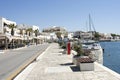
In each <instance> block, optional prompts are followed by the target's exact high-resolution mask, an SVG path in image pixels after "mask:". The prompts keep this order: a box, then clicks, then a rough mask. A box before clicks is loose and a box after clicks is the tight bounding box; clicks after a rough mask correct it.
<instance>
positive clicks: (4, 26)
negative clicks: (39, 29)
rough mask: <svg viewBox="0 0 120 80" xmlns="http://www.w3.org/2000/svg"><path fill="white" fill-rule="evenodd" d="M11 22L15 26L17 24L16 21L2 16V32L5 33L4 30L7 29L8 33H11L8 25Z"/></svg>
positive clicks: (0, 31) (0, 29)
mask: <svg viewBox="0 0 120 80" xmlns="http://www.w3.org/2000/svg"><path fill="white" fill-rule="evenodd" d="M10 24H13V25H14V26H16V22H14V21H10V20H7V19H5V18H2V17H0V33H1V34H3V33H4V30H5V29H6V32H7V33H6V34H8V35H9V34H10V33H11V32H10V31H11V30H10V29H9V28H8V25H10Z"/></svg>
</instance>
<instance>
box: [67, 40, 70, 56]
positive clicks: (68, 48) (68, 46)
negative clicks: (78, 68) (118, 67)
mask: <svg viewBox="0 0 120 80" xmlns="http://www.w3.org/2000/svg"><path fill="white" fill-rule="evenodd" d="M70 53H71V45H70V42H68V43H67V54H68V55H70Z"/></svg>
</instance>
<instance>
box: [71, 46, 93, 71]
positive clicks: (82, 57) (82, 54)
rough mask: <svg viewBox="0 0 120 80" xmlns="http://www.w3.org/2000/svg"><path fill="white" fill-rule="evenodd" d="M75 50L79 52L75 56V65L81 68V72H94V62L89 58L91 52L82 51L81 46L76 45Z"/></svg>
mask: <svg viewBox="0 0 120 80" xmlns="http://www.w3.org/2000/svg"><path fill="white" fill-rule="evenodd" d="M73 49H74V51H76V52H77V54H76V55H74V56H73V63H74V64H75V65H76V66H79V67H80V70H81V71H91V70H94V60H93V59H92V58H90V57H89V55H90V53H91V51H90V50H88V49H82V45H81V44H74V48H73Z"/></svg>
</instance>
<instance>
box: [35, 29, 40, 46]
mask: <svg viewBox="0 0 120 80" xmlns="http://www.w3.org/2000/svg"><path fill="white" fill-rule="evenodd" d="M34 33H35V36H36V37H37V36H38V33H39V30H38V29H36V30H35V31H34ZM36 45H37V39H36Z"/></svg>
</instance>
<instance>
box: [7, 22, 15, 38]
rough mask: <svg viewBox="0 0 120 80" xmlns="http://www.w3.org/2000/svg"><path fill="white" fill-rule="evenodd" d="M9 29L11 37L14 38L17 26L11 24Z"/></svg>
mask: <svg viewBox="0 0 120 80" xmlns="http://www.w3.org/2000/svg"><path fill="white" fill-rule="evenodd" d="M8 27H9V28H10V29H11V35H12V36H14V28H16V27H17V26H15V25H14V24H10V25H8Z"/></svg>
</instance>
